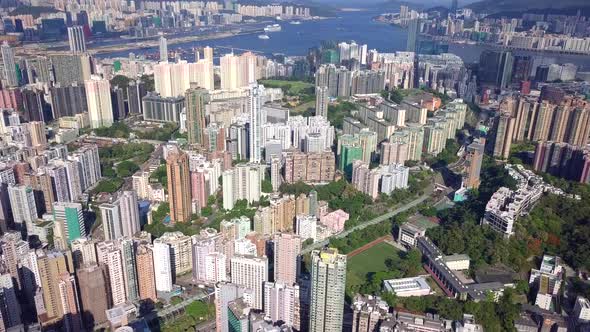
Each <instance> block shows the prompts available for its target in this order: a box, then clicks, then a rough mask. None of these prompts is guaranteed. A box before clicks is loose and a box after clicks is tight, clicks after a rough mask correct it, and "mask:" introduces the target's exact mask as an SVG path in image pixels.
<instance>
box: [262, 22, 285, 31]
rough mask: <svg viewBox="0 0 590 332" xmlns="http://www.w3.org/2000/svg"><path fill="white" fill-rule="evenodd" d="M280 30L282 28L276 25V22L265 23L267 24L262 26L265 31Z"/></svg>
mask: <svg viewBox="0 0 590 332" xmlns="http://www.w3.org/2000/svg"><path fill="white" fill-rule="evenodd" d="M281 30H282V28H281V26H280V25H278V24H273V25H267V26H266V27H265V28H264V31H266V32H278V31H281Z"/></svg>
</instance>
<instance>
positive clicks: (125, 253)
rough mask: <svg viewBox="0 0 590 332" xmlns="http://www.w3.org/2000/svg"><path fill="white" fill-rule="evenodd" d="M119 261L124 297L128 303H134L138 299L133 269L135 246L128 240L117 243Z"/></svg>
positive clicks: (135, 275)
mask: <svg viewBox="0 0 590 332" xmlns="http://www.w3.org/2000/svg"><path fill="white" fill-rule="evenodd" d="M119 248H120V250H121V260H122V264H123V279H125V295H126V297H127V300H128V301H135V300H137V299H138V297H139V289H138V285H137V271H136V269H135V267H136V262H135V246H134V244H133V240H131V239H130V238H125V239H122V240H121V241H120V242H119Z"/></svg>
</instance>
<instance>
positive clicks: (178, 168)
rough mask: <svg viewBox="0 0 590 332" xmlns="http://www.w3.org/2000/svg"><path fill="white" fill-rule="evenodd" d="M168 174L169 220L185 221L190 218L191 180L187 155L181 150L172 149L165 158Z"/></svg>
mask: <svg viewBox="0 0 590 332" xmlns="http://www.w3.org/2000/svg"><path fill="white" fill-rule="evenodd" d="M166 173H167V176H168V202H169V204H170V220H171V221H172V222H187V221H189V220H190V218H191V211H192V210H191V182H190V181H191V180H190V172H189V162H188V156H187V154H186V153H184V152H182V151H172V152H171V153H169V154H168V156H167V158H166Z"/></svg>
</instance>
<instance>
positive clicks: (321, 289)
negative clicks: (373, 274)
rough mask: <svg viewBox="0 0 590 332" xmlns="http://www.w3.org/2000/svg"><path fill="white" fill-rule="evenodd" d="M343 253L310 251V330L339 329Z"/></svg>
mask: <svg viewBox="0 0 590 332" xmlns="http://www.w3.org/2000/svg"><path fill="white" fill-rule="evenodd" d="M345 287H346V255H340V254H338V250H337V249H333V248H328V249H323V250H314V251H313V252H312V253H311V298H310V312H309V331H310V332H320V331H323V332H339V331H342V321H343V308H344V290H345Z"/></svg>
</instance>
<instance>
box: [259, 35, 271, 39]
mask: <svg viewBox="0 0 590 332" xmlns="http://www.w3.org/2000/svg"><path fill="white" fill-rule="evenodd" d="M258 38H259V39H270V37H269V36H268V35H258Z"/></svg>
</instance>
